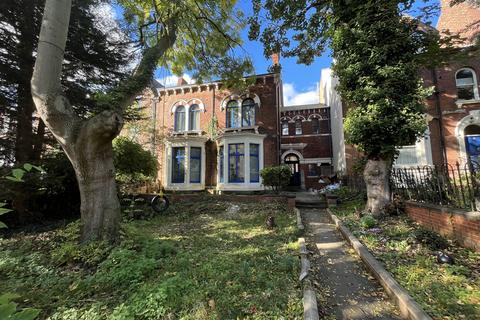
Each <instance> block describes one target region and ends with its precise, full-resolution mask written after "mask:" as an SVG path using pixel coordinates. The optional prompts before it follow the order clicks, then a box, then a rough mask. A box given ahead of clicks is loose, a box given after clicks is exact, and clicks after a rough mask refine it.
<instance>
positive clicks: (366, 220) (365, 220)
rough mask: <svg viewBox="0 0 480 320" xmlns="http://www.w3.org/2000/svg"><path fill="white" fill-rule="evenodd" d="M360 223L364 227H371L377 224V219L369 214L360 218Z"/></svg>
mask: <svg viewBox="0 0 480 320" xmlns="http://www.w3.org/2000/svg"><path fill="white" fill-rule="evenodd" d="M360 225H361V226H362V228H363V229H370V228H373V227H375V226H376V225H377V220H376V219H375V218H374V217H372V216H371V215H368V214H367V215H364V216H363V217H362V218H360Z"/></svg>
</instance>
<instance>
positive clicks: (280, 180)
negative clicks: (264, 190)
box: [260, 165, 292, 191]
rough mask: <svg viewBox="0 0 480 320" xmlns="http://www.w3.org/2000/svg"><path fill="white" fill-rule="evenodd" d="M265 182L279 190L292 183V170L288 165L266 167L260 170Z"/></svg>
mask: <svg viewBox="0 0 480 320" xmlns="http://www.w3.org/2000/svg"><path fill="white" fill-rule="evenodd" d="M260 175H261V176H262V181H263V184H264V185H265V186H267V187H271V188H272V189H273V190H275V191H278V190H280V189H282V188H284V187H286V186H288V184H289V183H290V177H291V175H292V172H291V170H290V167H289V166H287V165H281V166H273V167H266V168H265V169H262V170H261V171H260Z"/></svg>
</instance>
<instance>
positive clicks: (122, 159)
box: [113, 137, 157, 192]
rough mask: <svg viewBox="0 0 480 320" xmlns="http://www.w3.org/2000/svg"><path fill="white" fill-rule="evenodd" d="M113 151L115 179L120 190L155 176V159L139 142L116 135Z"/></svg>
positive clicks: (134, 186)
mask: <svg viewBox="0 0 480 320" xmlns="http://www.w3.org/2000/svg"><path fill="white" fill-rule="evenodd" d="M113 152H114V157H113V160H114V164H115V170H116V179H117V182H118V183H119V185H120V188H121V191H122V192H126V191H127V190H128V189H131V188H136V187H138V185H139V184H141V183H144V182H146V181H148V180H150V179H152V178H154V177H155V175H156V173H157V159H156V158H155V156H154V155H153V154H152V153H151V152H150V151H147V150H144V149H143V148H142V146H141V145H140V144H139V143H137V142H135V141H132V140H130V139H129V138H127V137H117V138H115V140H113Z"/></svg>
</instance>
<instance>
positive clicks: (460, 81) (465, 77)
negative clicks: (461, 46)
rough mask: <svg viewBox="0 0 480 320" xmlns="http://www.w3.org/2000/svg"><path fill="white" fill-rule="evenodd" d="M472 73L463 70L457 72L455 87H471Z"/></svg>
mask: <svg viewBox="0 0 480 320" xmlns="http://www.w3.org/2000/svg"><path fill="white" fill-rule="evenodd" d="M473 84H474V80H473V73H472V71H470V70H467V69H463V70H460V71H458V72H457V86H465V85H473Z"/></svg>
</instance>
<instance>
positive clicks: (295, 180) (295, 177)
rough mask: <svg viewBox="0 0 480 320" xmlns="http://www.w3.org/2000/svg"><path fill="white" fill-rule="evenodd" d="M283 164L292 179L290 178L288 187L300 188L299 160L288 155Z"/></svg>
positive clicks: (294, 156)
mask: <svg viewBox="0 0 480 320" xmlns="http://www.w3.org/2000/svg"><path fill="white" fill-rule="evenodd" d="M285 164H286V165H288V166H289V167H290V170H291V171H292V177H291V178H290V186H292V187H300V185H301V176H300V160H299V159H298V156H297V155H295V154H289V155H287V156H286V157H285Z"/></svg>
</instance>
